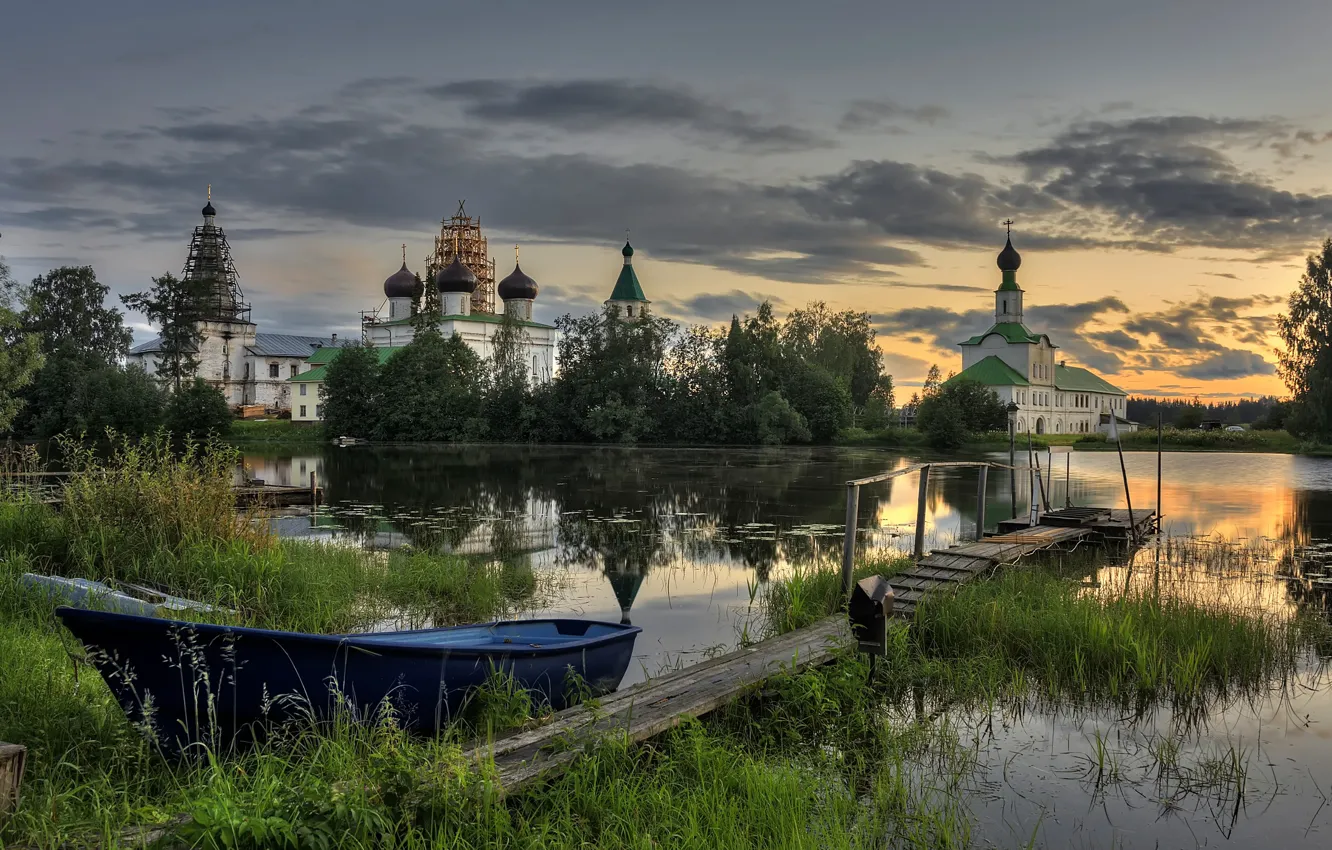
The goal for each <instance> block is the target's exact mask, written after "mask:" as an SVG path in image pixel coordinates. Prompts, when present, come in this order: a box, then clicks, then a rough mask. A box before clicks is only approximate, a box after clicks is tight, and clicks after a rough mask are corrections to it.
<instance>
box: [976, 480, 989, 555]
mask: <svg viewBox="0 0 1332 850" xmlns="http://www.w3.org/2000/svg"><path fill="white" fill-rule="evenodd" d="M989 477H990V468H989V467H988V466H982V467H981V468H980V469H978V470H976V540H977V541H981V540H984V539H985V491H986V489H987V487H986V484H987V483H988V481H989Z"/></svg>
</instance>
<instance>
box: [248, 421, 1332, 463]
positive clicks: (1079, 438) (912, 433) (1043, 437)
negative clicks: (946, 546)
mask: <svg viewBox="0 0 1332 850" xmlns="http://www.w3.org/2000/svg"><path fill="white" fill-rule="evenodd" d="M336 436H339V435H334V434H330V433H329V431H328V429H326V428H325V427H323V426H322V425H303V424H298V423H293V422H292V421H291V420H289V419H267V420H238V421H236V422H235V423H234V424H233V425H232V427H231V431H230V433H229V434H228V435H227V437H226V441H227V442H228V443H230V444H231V445H234V446H237V447H238V448H241V449H252V448H259V449H263V448H281V447H286V446H310V445H323V444H327V443H328V442H329V441H330V440H332V439H334V438H335V437H336ZM1120 439H1121V441H1122V443H1123V446H1124V450H1125V451H1156V429H1155V428H1144V429H1142V430H1140V431H1135V432H1127V433H1123V434H1121V435H1120ZM370 442H372V443H375V444H382V445H393V444H394V443H393V441H384V442H380V441H375V440H371V441H370ZM481 442H486V441H481ZM1031 442H1032V445H1033V446H1036V447H1038V448H1044V447H1046V446H1073V447H1074V448H1075V449H1076V450H1077V451H1114V450H1115V444H1114V443H1113V442H1110V441H1109V440H1107V439H1106V438H1105V436H1104V435H1100V434H1091V435H1088V434H1033V435H1032V436H1031ZM440 444H441V445H452V444H453V443H451V442H442V443H440ZM495 444H496V445H499V443H495ZM512 444H513V445H552V446H558V445H582V443H512ZM636 445H640V446H645V447H661V448H667V447H669V448H705V449H716V448H758V447H761V444H755V445H753V446H748V445H737V444H730V443H703V444H689V443H661V444H656V443H647V444H641V443H640V444H636ZM827 445H831V446H845V447H871V448H903V449H922V450H926V449H932V446H931V445H930V441H929V438H928V436H927V435H925V434H924V433H922V432H920V431H917V430H915V429H914V428H887V429H882V430H878V431H868V430H865V429H862V428H847V429H844V430H843V431H841V432H840V433H839V434H838V435H837V437H836V438H835V439H833V440H832V441H831V442H830V443H828V444H827ZM1016 445H1017V449H1018V451H1019V452H1022V451H1025V450H1026V446H1027V435H1026V434H1020V435H1018V437H1017V442H1016ZM961 449H962V450H963V451H967V452H977V451H989V452H998V451H1007V450H1008V435H1007V434H1006V433H1004V432H1001V431H997V432H988V433H984V434H978V435H973V437H972V438H971V439H969V440H968V441H967V442H965V443H964V444H963V445H962V446H961ZM1162 449H1163V450H1164V451H1168V452H1209V451H1212V452H1272V453H1278V454H1301V455H1311V456H1328V455H1332V446H1327V445H1323V444H1320V443H1315V442H1311V441H1307V440H1300V439H1298V438H1296V437H1294V436H1292V435H1291V434H1290V433H1288V432H1286V431H1258V430H1245V431H1219V430H1218V431H1200V430H1196V429H1194V430H1181V429H1176V428H1166V429H1164V430H1163V432H1162Z"/></svg>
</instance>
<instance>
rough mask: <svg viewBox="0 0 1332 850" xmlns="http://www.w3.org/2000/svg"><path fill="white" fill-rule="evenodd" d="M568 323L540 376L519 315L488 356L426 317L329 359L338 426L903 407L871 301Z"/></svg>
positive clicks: (695, 430) (664, 430)
mask: <svg viewBox="0 0 1332 850" xmlns="http://www.w3.org/2000/svg"><path fill="white" fill-rule="evenodd" d="M556 324H557V325H558V327H559V328H560V331H561V335H560V342H559V353H558V356H559V371H558V373H557V374H556V375H555V377H554V379H553V380H552V381H550V382H549V383H542V384H535V385H534V384H533V383H532V381H531V376H530V374H529V372H528V370H527V366H526V358H525V357H524V356H523V343H524V337H523V334H524V331H523V327H522V325H521V324H520V323H518V322H514V321H512V320H510V319H507V318H506V319H505V320H504V322H502V323H501V325H500V328H499V330H498V333H497V334H496V336H495V338H494V341H493V349H494V351H493V354H492V356H491V357H490V359H489V361H488V362H486V363H482V362H481V361H480V360H479V359H478V358H476V357H475V355H472V354H471V352H470V350H469V349H467V347H466V346H465V345H464V344H463V343H462V341H461V340H458V339H443V338H442V337H440V335H439V334H438V332H436V331H433V330H431V329H429V328H425V327H423V328H421V329H419V330H418V332H417V335H416V338H415V339H414V340H413V342H412V343H411V344H409V345H407V346H406V347H404V348H403V349H402V350H401V351H399V352H397V353H396V354H394V355H393V356H392V357H390V358H389V359H387V360H386V361H385V362H384V363H382V364H381V363H380V358H379V354H378V352H376V351H375V350H374V349H371V348H368V347H366V346H361V345H353V346H349V347H348V348H347V349H345V350H344V351H343V353H342V354H341V355H339V356H338V358H337V359H336V360H334V361H333V363H331V364H330V365H329V367H328V374H327V378H326V380H325V382H324V385H323V399H322V400H323V404H324V420H325V423H326V426H327V428H328V430H329V432H330V433H332V434H336V435H347V436H357V437H368V438H374V439H383V440H467V439H490V440H523V441H551V442H614V443H639V442H656V443H693V444H699V443H718V444H720V443H744V444H754V443H759V444H781V443H807V442H827V441H829V440H831V439H833V438H834V437H835V436H836V435H837V434H838V432H839V431H841V430H842V429H844V428H846V427H848V426H850V425H852V424H853V423H855V422H856V421H857V419H858V418H859V419H860V420H867V419H868V420H877V422H878V423H881V424H886V421H887V419H888V412H889V411H891V409H892V404H893V398H892V379H891V377H890V376H887V375H884V374H883V366H882V354H881V352H880V351H879V349H878V347H877V345H876V344H875V333H874V329H873V327H872V326H871V324H870V321H869V315H868V314H867V313H859V312H855V311H845V312H840V313H838V312H834V311H831V310H829V309H828V308H827V306H826V305H824V304H822V303H820V302H815V303H812V304H810V305H809V306H808V307H806V308H804V309H801V310H795V311H793V312H792V313H791V314H790V315H789V316H787V317H786V319H784V320H778V319H777V318H775V317H774V315H773V312H772V307H771V305H770V304H766V303H765V304H763V305H761V306H760V307H759V308H758V310H757V312H756V314H755V315H752V316H746V317H745V318H743V319H741V318H739V317H735V318H733V319H732V321H731V324H730V326H729V328H725V329H722V328H708V327H702V326H695V327H689V328H682V327H681V326H679V325H678V324H676V323H675V322H672V321H671V320H669V319H664V318H658V317H655V316H650V315H649V316H641V317H636V318H632V319H628V318H622V317H620V316H618V315H615V314H614V313H613V312H610V311H607V312H603V313H599V314H593V315H588V316H579V317H572V316H565V317H564V318H562V319H560V320H559V321H558V322H557V323H556ZM876 427H877V426H876Z"/></svg>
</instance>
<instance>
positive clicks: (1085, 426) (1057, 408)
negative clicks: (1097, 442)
mask: <svg viewBox="0 0 1332 850" xmlns="http://www.w3.org/2000/svg"><path fill="white" fill-rule="evenodd" d="M996 390H999V398H1000V399H1001V400H1002V401H1003V402H1004V403H1005V404H1007V403H1008V401H1009V400H1016V401H1017V405H1018V412H1017V419H1018V423H1017V430H1018V433H1019V434H1025V433H1027V430H1028V429H1030V430H1031V433H1033V434H1039V433H1045V434H1095V433H1097V431H1098V430H1099V431H1101V432H1105V431H1106V430H1107V428H1108V426H1107V428H1102V427H1101V426H1100V417H1101V414H1102V413H1108V412H1110V411H1111V410H1113V411H1114V412H1115V414H1116V415H1118V416H1120V417H1123V416H1124V415H1125V414H1124V411H1125V405H1126V403H1127V399H1126V397H1125V396H1121V395H1110V394H1102V393H1071V392H1066V391H1063V390H1057V389H1055V388H1054V387H1047V386H1041V385H1032V386H1028V387H1004V388H1002V389H1000V388H996ZM1047 398H1048V399H1049V401H1048V402H1047V401H1046V399H1047ZM1042 426H1043V427H1042ZM1126 427H1127V426H1126Z"/></svg>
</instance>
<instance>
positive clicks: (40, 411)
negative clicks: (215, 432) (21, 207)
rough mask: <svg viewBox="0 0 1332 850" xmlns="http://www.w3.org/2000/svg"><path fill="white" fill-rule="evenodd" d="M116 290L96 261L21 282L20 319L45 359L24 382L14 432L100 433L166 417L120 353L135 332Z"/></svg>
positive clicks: (137, 428) (137, 430)
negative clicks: (115, 301)
mask: <svg viewBox="0 0 1332 850" xmlns="http://www.w3.org/2000/svg"><path fill="white" fill-rule="evenodd" d="M110 294H111V290H110V289H109V288H108V287H107V286H105V285H103V284H102V283H101V282H100V281H98V280H97V274H96V273H95V272H94V271H93V268H92V266H62V267H60V268H57V269H52V270H51V271H49V272H47V273H46V274H44V275H39V276H38V277H35V278H33V280H32V283H30V284H29V285H28V286H26V287H23V288H22V290H21V291H20V293H19V300H20V301H21V302H22V304H23V312H22V313H21V314H20V317H19V318H20V322H21V324H22V326H23V329H24V330H25V331H27V332H30V333H35V334H37V335H38V336H39V337H40V338H41V340H42V352H43V354H44V355H45V361H44V363H43V365H42V368H41V369H40V370H39V371H38V372H37V374H36V375H35V376H34V377H33V380H32V383H31V384H30V385H29V386H28V388H27V389H26V390H25V395H26V401H27V404H26V405H25V407H24V410H23V412H22V413H21V414H20V415H19V416H18V418H17V419H16V420H15V422H14V428H15V430H16V431H17V432H19V433H22V434H25V435H26V436H29V437H36V438H38V439H49V438H51V437H54V436H55V435H57V434H60V433H64V432H87V433H92V434H101V433H103V432H104V431H105V429H106V428H108V427H110V428H115V429H116V430H117V431H119V432H121V433H125V434H131V435H138V434H145V433H148V432H150V431H152V430H154V429H156V428H157V427H158V426H159V425H161V423H162V399H161V397H160V395H161V394H160V392H158V390H157V389H156V388H155V387H151V386H149V385H147V384H146V383H145V381H143V380H140V379H141V378H144V377H146V376H145V375H144V374H143V371H142V370H141V369H140V370H136V373H135V374H131V373H129V372H128V371H127V370H126V369H125V368H124V367H123V366H122V365H121V360H122V359H123V358H124V356H125V353H126V352H127V351H128V350H129V345H130V342H131V340H132V334H131V332H130V330H129V328H127V327H125V320H124V317H123V316H122V315H121V313H120V311H119V310H116V309H115V308H113V307H108V306H107V304H106V300H107V296H109V295H110Z"/></svg>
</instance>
